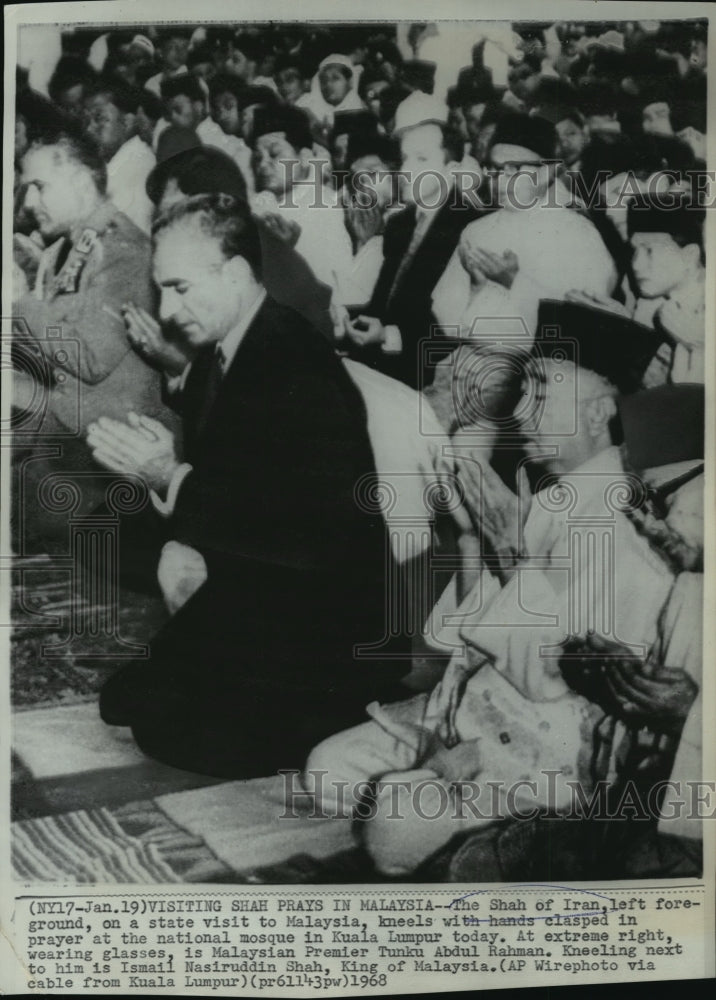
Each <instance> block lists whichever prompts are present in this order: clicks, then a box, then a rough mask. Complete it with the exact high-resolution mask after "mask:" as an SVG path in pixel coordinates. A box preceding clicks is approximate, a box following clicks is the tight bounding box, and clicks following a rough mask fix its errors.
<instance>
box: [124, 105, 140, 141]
mask: <svg viewBox="0 0 716 1000" xmlns="http://www.w3.org/2000/svg"><path fill="white" fill-rule="evenodd" d="M122 124H123V125H124V130H125V132H126V133H127V135H134V133H135V131H136V125H137V116H136V115H135V114H133V113H132V112H131V111H127V112H126V113H125V114H124V115H122Z"/></svg>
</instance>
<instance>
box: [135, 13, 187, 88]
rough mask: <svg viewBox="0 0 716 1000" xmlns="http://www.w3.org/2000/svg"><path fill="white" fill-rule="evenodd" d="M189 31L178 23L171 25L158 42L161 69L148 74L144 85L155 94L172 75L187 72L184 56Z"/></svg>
mask: <svg viewBox="0 0 716 1000" xmlns="http://www.w3.org/2000/svg"><path fill="white" fill-rule="evenodd" d="M189 35H190V32H189V31H187V30H185V29H184V28H182V27H181V26H180V25H171V26H170V27H168V28H167V29H166V32H165V33H164V35H163V37H162V40H161V42H160V43H159V56H160V60H161V64H162V69H161V71H160V72H159V73H156V74H155V75H154V76H150V77H149V79H148V80H147V82H146V83H145V84H144V86H145V87H146V88H147V90H151V91H152V93H154V94H156V95H157V96H160V95H161V85H162V83H163V82H164V80H168V79H169V78H170V77H172V76H181V75H182V74H184V73H187V72H188V70H187V67H186V57H187V52H188V49H189Z"/></svg>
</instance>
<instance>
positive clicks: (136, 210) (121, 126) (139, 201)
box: [86, 81, 156, 234]
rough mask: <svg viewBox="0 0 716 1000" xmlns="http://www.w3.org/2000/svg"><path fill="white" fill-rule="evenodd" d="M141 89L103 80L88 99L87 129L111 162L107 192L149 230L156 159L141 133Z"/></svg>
mask: <svg viewBox="0 0 716 1000" xmlns="http://www.w3.org/2000/svg"><path fill="white" fill-rule="evenodd" d="M140 100H141V95H140V92H139V91H137V90H135V89H134V88H131V87H128V86H126V85H125V84H123V83H122V82H120V81H112V82H106V83H102V84H101V86H100V88H99V89H98V90H96V91H95V93H93V94H92V96H91V97H90V98H89V99H88V100H87V102H86V112H87V132H88V134H89V135H90V136H91V138H92V139H94V141H95V142H96V143H97V146H98V147H99V151H100V154H101V156H102V158H103V159H104V161H105V162H106V164H107V194H108V195H109V198H110V200H111V201H112V202H113V203H114V205H115V206H116V208H118V209H119V210H120V212H124V214H125V215H126V216H127V218H129V219H131V220H132V222H133V223H134V224H135V226H138V227H139V228H140V229H142V230H143V231H144V232H145V233H147V234H148V233H149V231H150V229H151V225H152V212H153V209H154V206H153V205H152V203H151V201H150V200H149V198H148V197H147V193H146V190H145V185H146V181H147V177H148V176H149V174H150V173H151V171H152V170H153V169H154V165H155V163H156V158H155V156H154V153H153V152H152V151H151V149H150V148H149V146H148V145H147V144H146V143H145V142H143V141H142V140H141V139H140V137H139V135H137V127H138V126H137V112H138V109H139V102H140Z"/></svg>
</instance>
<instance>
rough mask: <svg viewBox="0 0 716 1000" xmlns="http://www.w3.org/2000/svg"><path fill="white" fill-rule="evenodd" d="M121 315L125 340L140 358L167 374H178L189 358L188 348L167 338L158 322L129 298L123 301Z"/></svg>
mask: <svg viewBox="0 0 716 1000" xmlns="http://www.w3.org/2000/svg"><path fill="white" fill-rule="evenodd" d="M122 318H123V319H124V325H125V327H126V328H127V340H128V341H129V343H130V344H131V345H132V347H133V348H134V350H135V351H136V352H137V354H139V356H140V357H141V358H143V359H144V360H145V361H146V362H147V363H148V364H150V365H154V366H155V367H157V368H159V369H160V370H161V371H163V372H166V374H167V375H181V373H182V372H183V371H184V369H185V368H186V366H187V364H188V362H189V352H188V351H185V350H183V349H182V348H181V347H180V346H179V345H178V344H174V343H172V341H170V340H168V339H167V338H166V337H165V336H164V334H163V333H162V330H161V327H160V326H159V323H158V322H157V321H156V320H155V319H154V317H153V316H151V315H150V314H149V313H148V312H147V310H146V309H142V308H141V306H137V305H135V304H134V303H133V302H125V304H124V305H123V306H122Z"/></svg>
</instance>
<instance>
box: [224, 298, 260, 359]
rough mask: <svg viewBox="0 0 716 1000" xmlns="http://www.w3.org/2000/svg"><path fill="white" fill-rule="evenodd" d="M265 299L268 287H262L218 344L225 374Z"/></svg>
mask: <svg viewBox="0 0 716 1000" xmlns="http://www.w3.org/2000/svg"><path fill="white" fill-rule="evenodd" d="M265 299H266V289H265V288H261V289H260V291H259V293H258V295H257V296H256V298H255V299H254V301H253V302H252V303H251V305H250V306H249V308H248V310H247V311H246V312H245V313H244V315H243V316H242V317H241V319H240V320H239V322H238V323H237V324H236V326H235V327H234V328H233V330H230V331H229V332H228V333H227V335H226V336H225V337H224V339H223V340H222V341H220V342H219V343H218V344H217V350H218V352H219V356H220V357H221V359H222V361H221V367H222V370H223V373H224V375H225V374H226V373H227V371H228V370H229V368H230V367H231V364H232V362H233V360H234V357H235V356H236V352H237V351H238V349H239V346H240V344H241V341H242V340H243V339H244V335H245V334H246V331H247V330H248V328H249V327H250V326H251V324H252V323H253V321H254V319H255V317H256V314H257V312H258V311H259V309H260V308H261V306H262V305H263V304H264V300H265Z"/></svg>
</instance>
